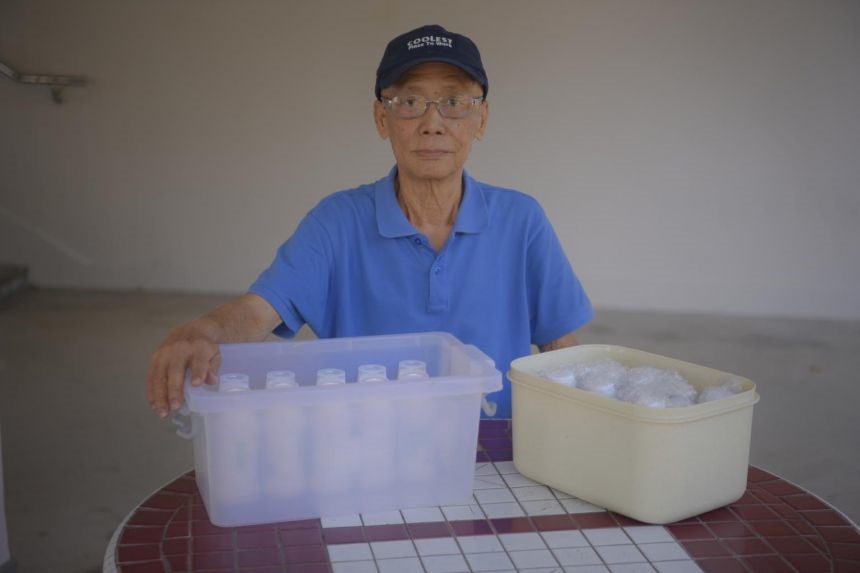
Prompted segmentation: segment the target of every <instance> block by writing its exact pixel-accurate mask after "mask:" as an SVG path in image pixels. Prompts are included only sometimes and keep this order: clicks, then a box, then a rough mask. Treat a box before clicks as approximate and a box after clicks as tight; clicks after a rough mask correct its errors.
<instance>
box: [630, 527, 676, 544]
mask: <svg viewBox="0 0 860 573" xmlns="http://www.w3.org/2000/svg"><path fill="white" fill-rule="evenodd" d="M624 531H625V532H626V533H627V535H629V536H630V539H632V540H633V542H634V543H636V544H642V543H662V542H664V541H675V538H674V537H672V534H671V533H669V531H668V530H667V529H666V528H665V527H663V526H661V525H633V526H630V527H625V528H624Z"/></svg>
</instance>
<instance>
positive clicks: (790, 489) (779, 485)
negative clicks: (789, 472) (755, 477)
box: [761, 480, 804, 496]
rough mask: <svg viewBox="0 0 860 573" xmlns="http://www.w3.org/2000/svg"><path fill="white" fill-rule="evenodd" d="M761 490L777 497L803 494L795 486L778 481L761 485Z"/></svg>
mask: <svg viewBox="0 0 860 573" xmlns="http://www.w3.org/2000/svg"><path fill="white" fill-rule="evenodd" d="M761 488H762V489H765V490H767V491H769V492H770V493H772V494H774V495H778V496H783V495H794V494H798V493H804V491H803V490H802V489H800V488H799V487H797V486H796V485H792V484H790V483H788V482H787V481H783V480H779V481H775V482H768V483H764V484H761Z"/></svg>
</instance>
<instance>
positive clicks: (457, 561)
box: [421, 555, 469, 573]
mask: <svg viewBox="0 0 860 573" xmlns="http://www.w3.org/2000/svg"><path fill="white" fill-rule="evenodd" d="M421 561H423V562H424V567H425V568H426V569H427V573H468V571H469V566H468V565H467V564H466V560H465V559H464V558H463V556H462V555H431V556H428V557H422V558H421Z"/></svg>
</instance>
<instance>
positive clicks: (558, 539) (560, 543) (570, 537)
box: [541, 531, 588, 549]
mask: <svg viewBox="0 0 860 573" xmlns="http://www.w3.org/2000/svg"><path fill="white" fill-rule="evenodd" d="M541 536H542V537H543V540H544V541H545V542H546V544H547V546H548V547H549V548H550V549H555V548H557V547H588V540H587V539H585V536H584V535H583V534H582V532H581V531H543V532H541Z"/></svg>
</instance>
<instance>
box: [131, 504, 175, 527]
mask: <svg viewBox="0 0 860 573" xmlns="http://www.w3.org/2000/svg"><path fill="white" fill-rule="evenodd" d="M172 515H173V513H172V512H170V511H164V510H160V509H142V508H141V509H138V510H137V511H136V512H135V513H134V515H132V516H131V519H129V520H128V524H129V525H167V522H168V521H170V517H171V516H172Z"/></svg>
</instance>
